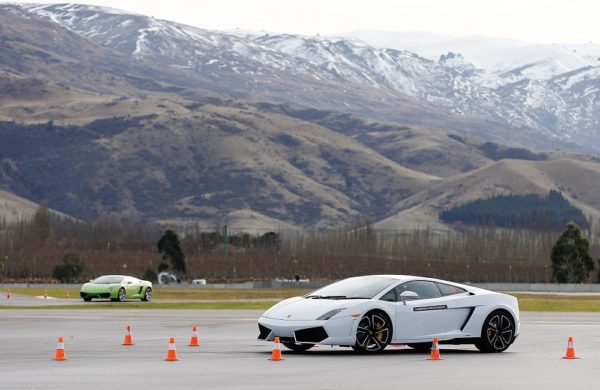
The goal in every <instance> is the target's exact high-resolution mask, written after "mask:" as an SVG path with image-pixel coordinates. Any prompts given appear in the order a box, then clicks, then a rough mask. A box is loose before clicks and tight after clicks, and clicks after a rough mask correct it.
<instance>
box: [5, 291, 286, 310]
mask: <svg viewBox="0 0 600 390" xmlns="http://www.w3.org/2000/svg"><path fill="white" fill-rule="evenodd" d="M275 300H277V299H275V298H266V299H238V300H236V302H273V301H275ZM224 301H228V300H225V299H153V300H152V302H155V303H176V302H207V303H209V302H224ZM110 302H111V300H110V299H94V300H92V302H85V301H84V300H83V299H81V298H70V299H66V298H53V297H46V298H44V297H43V296H37V297H34V296H30V295H23V294H13V293H11V296H10V299H6V294H5V293H3V294H2V296H1V297H0V306H18V307H33V306H36V307H38V306H64V305H88V306H90V307H93V305H94V304H95V303H110ZM127 302H137V303H140V302H142V301H140V300H139V299H128V300H127Z"/></svg>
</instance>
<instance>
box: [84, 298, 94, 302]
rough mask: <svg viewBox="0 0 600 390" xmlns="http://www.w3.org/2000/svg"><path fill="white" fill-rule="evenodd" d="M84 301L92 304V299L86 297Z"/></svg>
mask: <svg viewBox="0 0 600 390" xmlns="http://www.w3.org/2000/svg"><path fill="white" fill-rule="evenodd" d="M83 300H84V301H86V302H90V301H91V300H92V297H85V298H83Z"/></svg>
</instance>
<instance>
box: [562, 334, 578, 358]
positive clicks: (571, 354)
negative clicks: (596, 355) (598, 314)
mask: <svg viewBox="0 0 600 390" xmlns="http://www.w3.org/2000/svg"><path fill="white" fill-rule="evenodd" d="M563 359H579V358H578V357H575V348H573V337H569V342H568V343H567V353H566V355H565V356H563Z"/></svg>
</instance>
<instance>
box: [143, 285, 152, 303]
mask: <svg viewBox="0 0 600 390" xmlns="http://www.w3.org/2000/svg"><path fill="white" fill-rule="evenodd" d="M151 300H152V288H151V287H148V288H147V289H146V291H145V292H144V297H143V298H142V301H146V302H149V301H151Z"/></svg>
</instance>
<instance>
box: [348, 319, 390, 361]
mask: <svg viewBox="0 0 600 390" xmlns="http://www.w3.org/2000/svg"><path fill="white" fill-rule="evenodd" d="M391 336H392V335H391V326H390V323H389V321H388V319H387V318H386V317H385V316H384V315H382V314H380V313H377V312H374V313H367V314H365V315H364V316H363V318H361V320H360V322H359V323H358V328H357V330H356V348H355V349H358V350H361V351H365V352H379V351H382V350H383V349H384V348H385V347H386V346H387V345H388V344H389V342H390V339H391Z"/></svg>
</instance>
